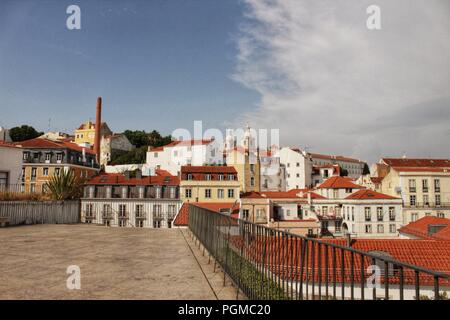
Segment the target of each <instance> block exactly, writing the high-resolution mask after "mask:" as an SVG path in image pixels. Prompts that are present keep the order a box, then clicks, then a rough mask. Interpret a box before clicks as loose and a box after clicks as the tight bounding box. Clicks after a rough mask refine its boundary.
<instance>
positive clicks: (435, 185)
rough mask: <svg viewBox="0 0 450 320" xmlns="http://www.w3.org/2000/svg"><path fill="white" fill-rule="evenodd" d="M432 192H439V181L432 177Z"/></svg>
mask: <svg viewBox="0 0 450 320" xmlns="http://www.w3.org/2000/svg"><path fill="white" fill-rule="evenodd" d="M434 192H441V181H440V180H439V179H434Z"/></svg>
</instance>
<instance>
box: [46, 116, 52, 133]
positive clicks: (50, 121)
mask: <svg viewBox="0 0 450 320" xmlns="http://www.w3.org/2000/svg"><path fill="white" fill-rule="evenodd" d="M51 123H52V118H48V130H47V132H50V124H51Z"/></svg>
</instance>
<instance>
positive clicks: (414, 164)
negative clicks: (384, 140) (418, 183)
mask: <svg viewBox="0 0 450 320" xmlns="http://www.w3.org/2000/svg"><path fill="white" fill-rule="evenodd" d="M382 161H383V162H384V163H386V164H387V165H389V166H391V167H410V168H450V160H449V159H408V158H383V159H382Z"/></svg>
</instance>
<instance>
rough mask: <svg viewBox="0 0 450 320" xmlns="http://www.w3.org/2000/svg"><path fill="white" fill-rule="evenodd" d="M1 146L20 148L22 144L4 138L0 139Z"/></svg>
mask: <svg viewBox="0 0 450 320" xmlns="http://www.w3.org/2000/svg"><path fill="white" fill-rule="evenodd" d="M0 147H4V148H13V149H20V146H18V145H15V144H13V143H9V142H6V141H3V140H0Z"/></svg>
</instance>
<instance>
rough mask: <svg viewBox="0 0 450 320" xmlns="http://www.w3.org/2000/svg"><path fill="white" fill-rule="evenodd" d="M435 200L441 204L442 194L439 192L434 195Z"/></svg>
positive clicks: (437, 203)
mask: <svg viewBox="0 0 450 320" xmlns="http://www.w3.org/2000/svg"><path fill="white" fill-rule="evenodd" d="M434 198H435V200H436V205H437V206H440V205H441V195H440V194H437V195H435V196H434Z"/></svg>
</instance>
